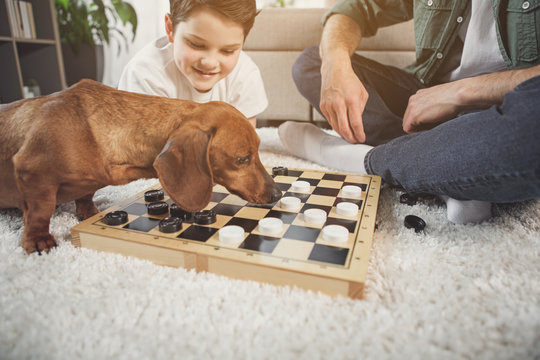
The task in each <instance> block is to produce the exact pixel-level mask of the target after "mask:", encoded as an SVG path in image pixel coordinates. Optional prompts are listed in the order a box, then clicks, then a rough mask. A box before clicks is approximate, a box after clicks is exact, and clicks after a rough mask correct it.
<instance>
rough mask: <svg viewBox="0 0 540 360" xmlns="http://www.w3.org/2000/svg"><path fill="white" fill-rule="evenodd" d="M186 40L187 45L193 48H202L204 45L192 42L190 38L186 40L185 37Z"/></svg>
mask: <svg viewBox="0 0 540 360" xmlns="http://www.w3.org/2000/svg"><path fill="white" fill-rule="evenodd" d="M186 42H187V43H188V45H189V46H191V47H192V48H195V49H202V48H204V45H201V44H197V43H194V42H193V41H191V40H187V39H186Z"/></svg>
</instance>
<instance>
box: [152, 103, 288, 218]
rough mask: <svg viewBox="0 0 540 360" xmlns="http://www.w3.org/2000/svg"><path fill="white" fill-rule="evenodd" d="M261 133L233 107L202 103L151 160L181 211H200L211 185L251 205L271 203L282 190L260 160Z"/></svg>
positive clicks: (209, 192) (208, 198) (163, 184)
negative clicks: (215, 184) (225, 190)
mask: <svg viewBox="0 0 540 360" xmlns="http://www.w3.org/2000/svg"><path fill="white" fill-rule="evenodd" d="M259 142H260V140H259V137H258V136H257V133H256V132H255V130H254V129H253V127H252V126H251V124H249V122H248V121H247V119H246V118H245V117H244V116H243V115H242V114H241V113H240V112H239V111H238V110H236V109H235V108H233V107H232V106H230V105H228V104H225V103H221V102H212V103H207V104H201V106H200V107H199V109H198V111H196V112H195V114H194V116H190V117H189V118H188V119H186V120H185V121H183V122H182V124H181V125H180V127H179V128H178V129H177V130H175V131H174V132H173V134H172V135H171V136H170V138H169V140H168V141H167V144H166V145H165V146H164V148H163V150H162V151H161V153H160V154H159V155H158V156H157V158H156V159H155V161H154V168H155V169H156V171H157V174H158V177H159V180H160V182H161V185H162V186H163V189H164V190H165V191H166V192H167V194H169V196H170V197H171V198H172V199H173V200H174V201H175V202H176V203H177V204H178V205H179V206H180V207H181V208H183V209H185V210H187V211H198V210H201V209H202V208H204V207H205V206H206V205H207V204H208V203H209V202H210V198H211V196H212V187H213V185H214V183H217V184H220V185H223V186H224V187H225V188H226V189H227V190H228V191H229V192H230V193H232V194H236V195H238V196H240V197H241V198H243V199H244V200H246V201H249V202H252V203H258V204H262V203H272V202H275V201H277V200H279V198H280V197H281V190H280V189H279V188H278V187H277V185H276V184H275V182H274V180H273V179H272V177H271V176H270V175H269V174H268V173H267V171H266V169H265V168H264V167H263V165H262V163H261V160H260V159H259V153H258V148H259Z"/></svg>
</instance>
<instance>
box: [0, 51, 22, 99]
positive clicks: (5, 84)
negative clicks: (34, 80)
mask: <svg viewBox="0 0 540 360" xmlns="http://www.w3.org/2000/svg"><path fill="white" fill-rule="evenodd" d="M17 65H18V64H17V57H16V56H15V48H14V47H13V43H12V42H4V41H0V68H1V69H2V81H1V82H0V103H8V102H12V101H15V100H19V99H21V98H22V82H21V81H20V78H21V74H20V71H19V67H18V66H17ZM4 69H9V70H4Z"/></svg>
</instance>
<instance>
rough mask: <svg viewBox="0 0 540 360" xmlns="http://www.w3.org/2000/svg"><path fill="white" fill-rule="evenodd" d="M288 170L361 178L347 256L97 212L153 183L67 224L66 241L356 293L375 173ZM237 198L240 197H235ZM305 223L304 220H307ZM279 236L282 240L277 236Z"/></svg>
mask: <svg viewBox="0 0 540 360" xmlns="http://www.w3.org/2000/svg"><path fill="white" fill-rule="evenodd" d="M291 170H295V171H297V172H302V174H307V176H315V177H318V176H321V177H322V176H324V175H326V174H336V175H345V176H346V181H344V183H347V184H350V183H354V182H357V183H361V184H365V191H363V192H362V196H361V206H360V209H359V211H358V215H357V217H356V220H357V221H356V225H355V229H354V232H351V233H350V234H349V240H348V241H347V244H346V245H341V246H344V247H345V248H347V249H349V250H348V252H347V259H346V261H345V263H344V264H343V265H341V264H332V263H324V262H321V261H314V260H307V259H301V258H294V256H293V257H292V258H291V257H290V256H283V255H276V254H272V253H270V254H269V253H263V252H259V251H255V250H250V249H241V248H238V247H237V245H228V244H223V243H220V242H219V238H218V232H217V231H216V232H215V234H214V235H213V236H212V237H211V238H210V239H208V241H206V242H200V241H193V240H188V239H182V238H180V235H178V234H177V233H175V234H173V235H169V234H163V233H159V231H158V230H157V229H153V230H151V231H149V232H141V231H137V230H131V229H125V228H123V227H122V226H110V225H106V224H105V223H104V221H103V218H104V217H105V215H106V214H107V213H108V212H111V211H115V210H122V209H125V208H126V207H128V206H130V205H132V204H136V203H137V204H139V203H144V193H145V192H146V191H148V190H151V189H160V188H161V187H160V185H159V184H157V185H155V186H153V187H151V188H149V189H146V190H144V191H142V192H140V193H138V194H137V195H135V196H133V197H130V198H128V199H126V200H124V201H122V202H120V203H118V204H115V205H113V206H112V207H110V208H108V209H106V210H104V211H102V212H100V213H99V214H97V215H95V216H93V217H91V218H89V219H87V220H85V221H83V222H81V223H80V224H78V225H76V226H74V227H73V228H72V229H71V233H72V242H73V244H74V245H75V246H78V247H85V248H89V249H94V250H99V251H105V252H111V253H119V254H123V255H126V256H133V257H137V258H141V259H145V260H150V261H152V262H154V263H156V264H159V265H166V266H173V267H183V268H186V269H195V270H196V271H208V272H211V273H215V274H218V275H224V276H227V277H230V278H234V279H241V280H254V281H258V282H265V283H270V284H274V285H286V286H296V287H299V288H303V289H306V290H313V291H321V292H323V293H326V294H328V295H331V296H336V295H342V296H348V297H351V298H354V299H358V298H362V297H363V292H364V283H365V279H366V276H367V268H368V260H369V253H370V250H371V245H372V239H373V232H374V229H375V220H376V213H377V206H378V200H379V195H380V186H381V179H380V177H378V176H374V175H353V174H346V173H339V172H322V171H314V170H304V169H291ZM269 172H270V169H269ZM275 178H276V182H277V180H279V179H280V177H279V176H276V177H275ZM299 178H300V177H299ZM294 179H295V178H294V177H290V178H287V179H284V178H283V177H282V178H281V180H283V181H284V182H285V183H287V182H292V180H294ZM282 185H283V183H282ZM214 188H215V189H218V188H221V189H220V190H219V191H220V192H226V190H225V189H224V188H223V187H221V186H220V185H215V187H214ZM313 188H314V187H312V190H313ZM285 191H286V190H285ZM285 191H284V192H285ZM230 196H234V195H230ZM312 196H313V198H314V199H315V200H314V201H315V202H317V198H316V196H317V195H312ZM238 200H241V199H240V198H238ZM239 203H240V201H239ZM215 205H216V204H215V203H211V204H209V206H207V208H206V209H209V208H211V207H212V206H215ZM275 208H279V203H278V204H276V205H275ZM335 211H336V210H335V206H333V207H332V209H331V210H330V212H329V217H330V216H334V217H339V215H336V212H335ZM165 216H167V215H163V216H157V217H156V216H153V218H163V217H165ZM219 216H220V215H218V217H219ZM129 218H130V220H129V221H132V220H133V219H134V218H137V216H136V215H131V214H130V215H129ZM302 219H303V215H302V214H298V216H297V218H296V219H295V220H294V221H295V223H294V224H296V225H295V226H300V227H302V226H304V225H306V224H305V223H303V221H302ZM219 222H220V220H219V219H218V223H219ZM186 226H189V224H186ZM210 226H212V225H210ZM214 226H216V225H214ZM220 226H221V225H220V224H218V225H217V227H220ZM306 226H309V224H307V225H306ZM321 227H322V226H321ZM183 230H184V229H183ZM183 230H182V231H183ZM251 233H253V234H259V235H260V233H259V232H258V228H255V229H253V230H252V231H251ZM245 235H246V236H247V235H249V232H246V233H245ZM281 235H283V234H281ZM177 236H178V237H177ZM321 238H322V236H320V235H319V236H318V238H317V240H316V241H317V242H318V243H321V244H325V245H322V246H328V245H329V246H333V245H334V244H329V243H327V242H325V241H324V240H321ZM280 239H281V240H283V238H280ZM276 240H277V239H276ZM287 241H289V240H287ZM289 242H291V241H289ZM284 243H285V242H284ZM292 243H294V244H298V248H302V247H303V243H302V242H295V240H292ZM278 245H279V243H278ZM306 246H307V245H306ZM284 249H285V250H287V247H285V246H284ZM291 251H292V250H291Z"/></svg>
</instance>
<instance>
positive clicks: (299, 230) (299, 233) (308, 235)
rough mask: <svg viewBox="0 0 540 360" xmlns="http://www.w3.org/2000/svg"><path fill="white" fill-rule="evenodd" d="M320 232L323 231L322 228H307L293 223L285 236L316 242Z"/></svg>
mask: <svg viewBox="0 0 540 360" xmlns="http://www.w3.org/2000/svg"><path fill="white" fill-rule="evenodd" d="M320 232H321V229H313V228H307V227H303V226H296V225H291V226H290V227H289V228H288V229H287V231H286V232H285V235H283V237H284V238H287V239H293V240H302V241H310V242H315V241H316V240H317V236H319V233H320Z"/></svg>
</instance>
